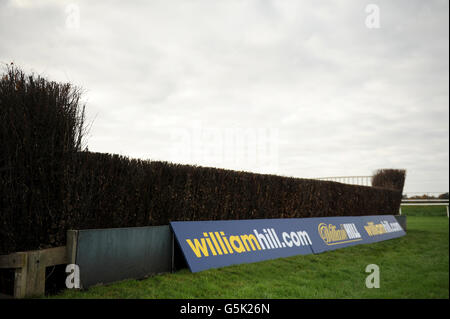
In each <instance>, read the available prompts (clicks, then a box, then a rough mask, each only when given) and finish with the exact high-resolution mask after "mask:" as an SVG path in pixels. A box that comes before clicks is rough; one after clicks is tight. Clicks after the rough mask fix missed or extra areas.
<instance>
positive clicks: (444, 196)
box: [438, 192, 448, 199]
mask: <svg viewBox="0 0 450 319" xmlns="http://www.w3.org/2000/svg"><path fill="white" fill-rule="evenodd" d="M438 198H439V199H448V192H447V193H444V194H441V195H439V197H438Z"/></svg>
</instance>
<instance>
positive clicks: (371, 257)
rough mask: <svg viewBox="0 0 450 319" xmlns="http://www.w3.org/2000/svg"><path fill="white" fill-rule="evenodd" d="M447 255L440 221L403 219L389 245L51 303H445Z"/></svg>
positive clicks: (445, 229)
mask: <svg viewBox="0 0 450 319" xmlns="http://www.w3.org/2000/svg"><path fill="white" fill-rule="evenodd" d="M421 209H423V207H422V208H421ZM433 209H434V210H437V209H438V208H433ZM433 209H432V210H433ZM408 210H409V207H407V208H405V209H404V210H403V212H404V214H406V215H409V214H408ZM409 212H410V213H411V214H413V215H414V214H415V215H417V214H418V213H417V211H415V210H414V209H411V210H410V211H409ZM434 212H435V213H436V211H434ZM436 214H437V213H436ZM443 214H444V216H445V208H444V213H443ZM419 215H420V214H419ZM448 251H449V221H448V218H447V217H442V215H441V216H440V217H439V216H438V217H436V216H433V217H428V216H410V217H408V231H407V235H406V236H404V237H401V238H397V239H393V240H388V241H384V242H379V243H375V244H370V245H359V246H353V247H348V248H343V249H339V250H336V251H332V252H326V253H322V254H319V255H307V256H295V257H290V258H281V259H277V260H269V261H264V262H259V263H254V264H244V265H237V266H230V267H224V268H220V269H212V270H207V271H203V272H199V273H195V274H193V273H191V272H190V271H189V270H188V269H183V270H181V271H178V272H176V273H173V274H164V275H158V276H153V277H150V278H147V279H145V280H139V281H138V280H127V281H123V282H120V283H116V284H111V285H108V286H97V287H92V288H90V289H89V290H87V291H74V290H66V291H64V292H63V293H62V294H60V295H57V296H52V298H189V299H191V298H449V254H448ZM368 264H377V265H378V266H379V268H380V288H378V289H377V288H373V289H368V288H366V286H365V279H366V276H368V273H366V272H365V268H366V266H367V265H368Z"/></svg>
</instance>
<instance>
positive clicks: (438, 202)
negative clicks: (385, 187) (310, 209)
mask: <svg viewBox="0 0 450 319" xmlns="http://www.w3.org/2000/svg"><path fill="white" fill-rule="evenodd" d="M314 179H317V180H322V181H331V182H338V183H344V184H352V185H362V186H372V176H330V177H317V178H314ZM443 193H446V192H407V193H405V194H404V196H406V197H407V198H405V199H402V203H401V205H400V209H399V214H400V215H401V214H402V206H446V209H447V217H449V212H448V199H409V198H408V197H410V196H423V195H425V196H430V197H431V196H434V197H437V196H439V195H440V194H443Z"/></svg>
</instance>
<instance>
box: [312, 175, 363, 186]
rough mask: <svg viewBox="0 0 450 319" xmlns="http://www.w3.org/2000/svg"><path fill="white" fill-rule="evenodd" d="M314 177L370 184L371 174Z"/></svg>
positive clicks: (353, 183)
mask: <svg viewBox="0 0 450 319" xmlns="http://www.w3.org/2000/svg"><path fill="white" fill-rule="evenodd" d="M314 179H318V180H322V181H330V182H338V183H344V184H352V185H362V186H372V176H332V177H317V178H314Z"/></svg>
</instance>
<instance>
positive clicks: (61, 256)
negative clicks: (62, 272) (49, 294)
mask: <svg viewBox="0 0 450 319" xmlns="http://www.w3.org/2000/svg"><path fill="white" fill-rule="evenodd" d="M65 263H67V252H66V246H63V247H56V248H49V249H43V250H33V251H26V252H18V253H13V254H10V255H5V256H0V268H15V269H16V270H15V275H14V298H26V297H35V296H41V295H44V294H45V269H46V267H48V266H55V265H61V264H65Z"/></svg>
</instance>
